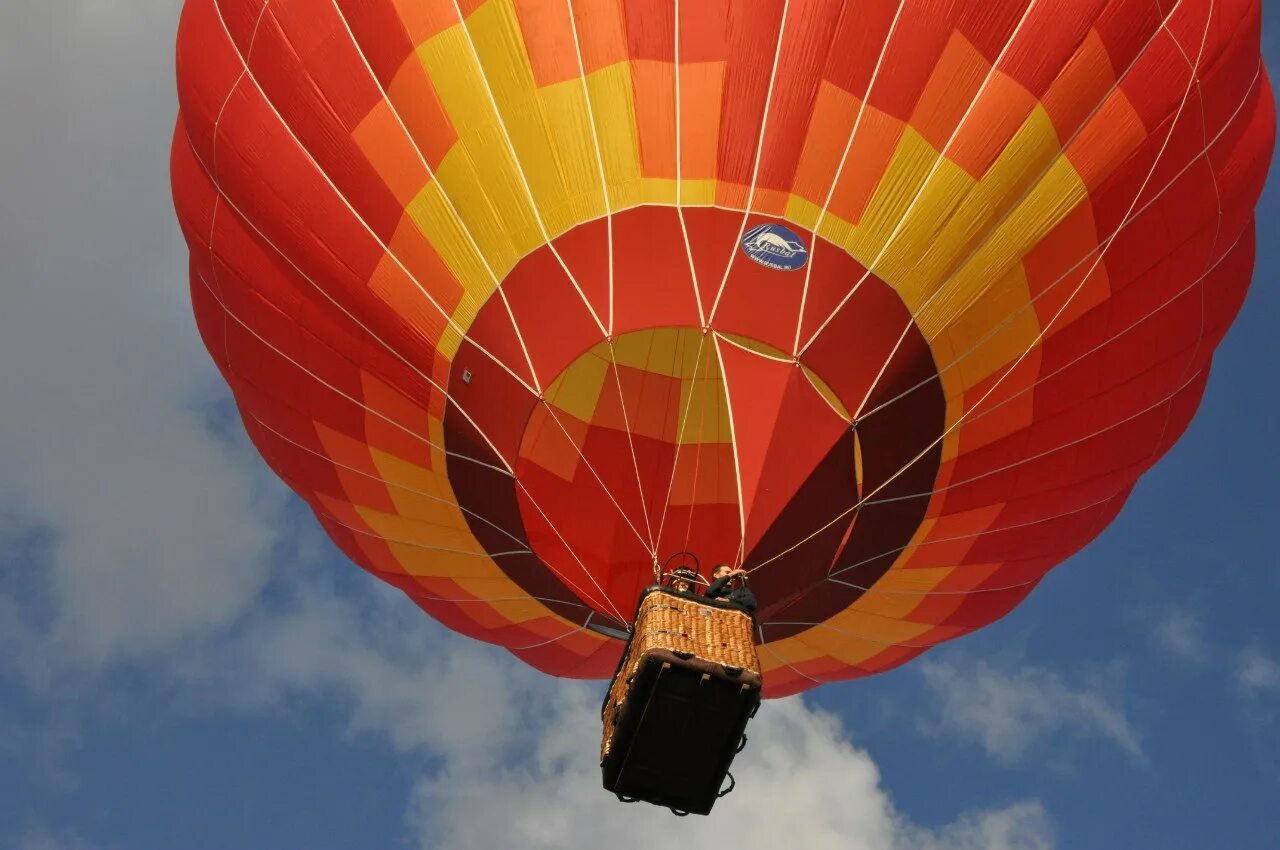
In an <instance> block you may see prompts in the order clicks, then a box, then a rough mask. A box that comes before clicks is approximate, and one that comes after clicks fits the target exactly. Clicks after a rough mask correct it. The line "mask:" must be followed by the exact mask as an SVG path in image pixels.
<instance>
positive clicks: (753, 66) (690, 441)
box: [172, 0, 1274, 696]
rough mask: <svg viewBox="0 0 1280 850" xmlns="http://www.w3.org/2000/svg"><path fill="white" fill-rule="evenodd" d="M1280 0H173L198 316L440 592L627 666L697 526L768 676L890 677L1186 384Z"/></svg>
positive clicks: (461, 620) (1196, 386)
mask: <svg viewBox="0 0 1280 850" xmlns="http://www.w3.org/2000/svg"><path fill="white" fill-rule="evenodd" d="M1258 5H1259V4H1258V3H1257V2H1251V1H1250V0H1182V2H1180V3H1176V4H1169V3H1161V2H1158V0H1061V1H1060V2H1053V3H1049V2H1044V0H1040V2H1028V0H948V2H936V0H905V2H897V0H789V2H784V0H696V2H695V1H694V0H683V2H680V0H462V2H457V3H455V0H273V2H270V3H268V2H266V0H187V3H186V6H185V9H184V12H183V16H182V23H181V28H180V31H179V36H178V80H179V96H180V104H181V115H180V117H179V121H178V129H177V134H176V138H175V142H174V146H173V162H172V169H173V187H174V197H175V203H176V206H177V210H178V216H179V219H180V221H181V223H182V227H183V231H184V234H185V236H186V239H187V242H188V244H189V245H190V248H191V292H192V299H193V302H194V306H195V313H196V318H197V321H198V324H199V327H200V331H201V333H202V334H203V336H204V340H205V343H206V345H207V346H208V348H209V351H210V353H211V354H212V356H213V358H214V359H215V360H216V362H217V364H218V366H219V367H220V368H221V370H222V373H223V375H224V376H225V377H226V380H227V382H228V383H229V384H230V386H231V389H232V391H233V392H234V394H235V397H236V400H237V402H238V404H239V407H240V410H241V413H242V415H243V417H244V421H245V424H246V427H247V428H248V431H249V434H250V436H251V437H252V439H253V441H254V443H255V444H256V446H257V447H258V449H259V450H260V451H261V453H262V455H263V457H264V458H265V459H266V460H267V462H268V463H269V464H270V465H271V467H272V468H273V469H274V470H275V471H276V472H277V473H278V474H279V475H280V476H281V478H283V479H284V480H285V481H286V482H288V483H289V485H290V486H291V487H293V488H294V489H295V490H296V491H297V492H298V494H299V495H300V496H302V498H304V499H306V500H307V502H308V503H309V504H310V505H311V507H312V508H313V509H314V510H315V513H316V515H317V517H319V519H320V522H321V523H322V524H323V525H324V527H325V528H326V529H327V530H328V532H329V533H330V534H331V535H332V536H333V539H334V540H335V541H336V542H337V543H338V545H340V546H341V547H342V548H343V549H344V551H346V552H347V553H348V554H349V555H350V556H351V558H352V560H354V561H355V562H356V563H358V564H360V565H361V566H362V567H364V568H365V569H367V570H369V571H370V572H372V573H374V574H375V575H377V576H378V577H380V578H382V579H384V580H385V581H388V582H390V583H392V584H394V585H396V586H397V587H400V588H401V589H403V590H404V592H405V593H407V594H408V595H409V596H410V597H412V598H413V599H414V600H415V601H416V602H417V603H418V604H419V605H421V606H422V608H424V609H425V610H426V611H427V612H429V613H430V614H431V615H432V616H434V617H436V618H437V619H438V620H440V621H441V622H443V623H445V624H446V625H448V626H449V627H450V628H453V629H456V630H458V631H459V632H463V633H465V634H468V635H471V636H474V637H476V638H479V639H482V640H486V641H489V642H492V643H495V644H498V645H501V646H504V647H506V648H507V649H509V650H510V651H512V652H513V653H515V654H516V655H518V656H519V657H521V658H523V659H524V660H525V661H527V662H528V663H530V664H532V665H534V666H536V667H538V668H540V669H543V670H546V671H548V672H551V673H555V674H557V675H562V676H578V677H604V676H608V675H610V674H611V673H612V671H613V668H614V665H615V663H616V660H617V657H618V652H619V649H620V641H619V640H617V639H616V638H615V637H611V636H610V633H614V634H616V633H617V630H619V629H623V628H625V626H626V623H627V622H628V621H629V618H630V615H631V613H632V611H633V609H634V605H635V602H636V598H637V595H638V593H639V591H640V590H641V589H642V588H643V587H644V586H645V585H647V584H649V583H650V582H651V581H652V578H653V569H654V564H655V561H659V562H660V561H662V560H665V558H666V557H667V556H668V555H670V554H671V553H673V552H676V551H679V550H686V549H687V550H692V551H694V552H696V553H697V554H698V555H699V556H700V558H701V559H702V563H703V564H704V565H709V564H710V563H713V562H717V561H727V562H733V563H741V564H743V565H744V566H745V567H746V568H747V569H748V570H750V571H751V584H752V587H753V589H754V591H755V593H756V595H757V597H758V598H759V599H760V601H761V607H760V610H759V613H758V621H759V639H760V642H761V644H762V646H761V654H762V660H763V662H764V664H765V665H766V672H767V682H768V693H769V694H770V695H773V696H779V695H783V694H788V693H794V692H796V691H800V690H804V689H806V688H808V687H812V686H813V685H815V684H820V683H823V682H829V681H834V680H839V679H847V678H851V677H856V676H862V675H868V674H871V673H876V672H879V671H882V670H885V669H888V668H890V667H893V666H895V665H898V664H901V663H903V662H904V661H906V660H908V659H910V658H912V657H914V656H916V655H918V654H919V653H920V652H922V651H924V650H925V649H927V648H928V647H930V646H933V645H935V644H937V643H939V642H941V641H945V640H948V639H950V638H954V637H957V636H958V635H961V634H964V633H966V632H969V631H972V630H973V629H977V628H979V627H981V626H983V625H985V624H987V623H990V622H991V621H993V620H995V619H996V618H998V617H1001V616H1003V615H1004V614H1006V613H1007V612H1009V611H1010V610H1011V609H1012V608H1013V607H1014V606H1015V605H1017V603H1018V602H1019V601H1020V600H1021V599H1022V598H1023V597H1024V596H1026V594H1027V593H1028V592H1029V591H1030V590H1031V588H1032V587H1034V586H1035V584H1036V583H1037V582H1038V581H1039V580H1040V579H1041V577H1043V576H1044V574H1045V573H1046V571H1048V570H1049V569H1050V568H1051V567H1052V566H1053V565H1055V564H1057V563H1058V562H1060V561H1062V560H1063V559H1064V558H1066V557H1068V556H1069V555H1071V554H1072V553H1074V552H1076V551H1077V550H1079V549H1080V548H1081V547H1082V546H1084V545H1085V544H1086V543H1087V542H1088V541H1089V540H1091V539H1092V538H1093V537H1095V536H1096V535H1097V534H1098V533H1099V532H1100V531H1101V530H1102V529H1103V528H1104V527H1105V526H1106V524H1107V523H1108V522H1109V521H1110V520H1111V519H1112V518H1113V517H1114V516H1115V515H1116V512H1117V511H1118V510H1119V509H1120V507H1121V505H1122V504H1123V502H1124V500H1125V498H1126V497H1127V495H1128V493H1129V491H1130V490H1131V488H1132V487H1133V485H1134V483H1135V481H1136V480H1137V479H1138V477H1139V476H1140V475H1141V474H1142V472H1143V471H1145V470H1146V469H1147V468H1149V467H1150V466H1151V465H1152V464H1153V463H1154V462H1155V461H1156V460H1157V459H1159V458H1160V456H1161V455H1163V454H1164V452H1165V451H1167V450H1168V448H1169V447H1170V445H1171V444H1172V443H1173V442H1174V441H1175V440H1176V439H1177V437H1178V436H1179V435H1180V434H1181V433H1182V431H1183V429H1184V428H1185V427H1186V425H1187V423H1188V421H1189V420H1190V418H1191V416H1192V415H1193V413H1194V412H1195V409H1196V406H1197V404H1198V402H1199V399H1200V394H1201V391H1202V389H1203V387H1204V382H1205V379H1206V376H1207V374H1208V370H1209V365H1210V361H1211V359H1212V355H1213V351H1214V347H1215V346H1216V345H1217V343H1218V341H1219V340H1220V339H1221V338H1222V335H1223V334H1224V333H1225V331H1226V329H1227V327H1228V326H1229V324H1230V323H1231V320H1232V318H1233V316H1234V315H1235V313H1236V310H1237V309H1238V308H1239V305H1240V303H1241V301H1242V299H1243V297H1244V293H1245V289H1246V287H1247V284H1248V280H1249V277H1250V274H1251V270H1252V263H1253V252H1254V224H1253V208H1254V204H1255V202H1256V200H1257V197H1258V194H1259V192H1260V189H1261V186H1262V183H1263V180H1264V177H1265V171H1266V167H1267V163H1268V161H1269V158H1270V153H1271V148H1272V143H1273V131H1274V108H1273V102H1272V97H1271V92H1270V89H1269V85H1268V81H1267V76H1266V73H1265V71H1264V69H1263V67H1262V64H1261V61H1260V58H1259V47H1258V44H1259V8H1258ZM1165 6H1168V7H1170V10H1169V11H1164V10H1163V7H1165Z"/></svg>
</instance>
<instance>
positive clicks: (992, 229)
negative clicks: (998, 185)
mask: <svg viewBox="0 0 1280 850" xmlns="http://www.w3.org/2000/svg"><path fill="white" fill-rule="evenodd" d="M1179 2H1181V0H1179ZM1175 9H1176V4H1175ZM1169 14H1170V15H1172V14H1173V10H1171V11H1170V13H1169ZM1167 20H1168V19H1167V18H1166V21H1167ZM1162 28H1163V24H1162V26H1161V27H1158V28H1156V29H1155V30H1153V31H1152V33H1151V36H1150V37H1149V38H1148V39H1147V41H1146V43H1145V44H1144V45H1143V47H1142V49H1141V50H1139V51H1138V52H1137V53H1136V54H1135V57H1134V59H1133V60H1132V61H1131V62H1130V63H1129V65H1128V66H1127V67H1126V68H1125V69H1124V70H1123V71H1121V72H1120V74H1118V75H1117V76H1116V77H1115V81H1114V83H1113V84H1112V86H1111V88H1110V89H1108V90H1107V92H1106V94H1105V95H1104V96H1102V97H1101V98H1099V99H1098V101H1097V102H1096V103H1095V104H1094V105H1093V107H1092V109H1091V110H1090V111H1089V113H1088V115H1086V116H1085V118H1084V119H1083V120H1082V121H1081V122H1080V123H1079V125H1078V126H1077V127H1076V128H1075V130H1074V131H1073V132H1072V135H1071V136H1070V137H1069V138H1068V139H1067V140H1066V142H1065V143H1063V144H1061V145H1060V146H1059V148H1060V151H1059V153H1058V155H1057V156H1055V157H1054V158H1053V159H1052V160H1051V161H1050V162H1049V163H1048V164H1047V165H1046V166H1045V167H1044V168H1043V169H1042V170H1041V172H1040V174H1039V175H1037V177H1036V178H1035V180H1033V181H1031V182H1030V183H1029V184H1028V185H1027V187H1026V188H1025V189H1024V190H1023V191H1022V193H1021V194H1020V195H1019V196H1018V198H1017V199H1015V200H1014V201H1013V202H1012V203H1011V204H1008V205H1007V207H1006V209H1005V211H1004V212H1003V213H1002V214H1001V216H1000V218H999V220H998V221H996V222H994V223H993V224H992V225H991V226H989V227H988V228H987V231H986V233H985V234H984V235H983V237H982V239H981V240H980V241H979V242H978V243H977V244H976V245H975V246H974V248H973V249H972V250H971V251H970V252H969V253H968V255H967V256H966V257H965V258H964V260H962V261H961V262H960V263H959V264H958V265H957V266H956V267H955V270H954V271H953V272H952V273H951V274H950V275H948V277H947V278H946V279H945V280H943V281H942V282H941V283H940V284H939V285H938V288H937V289H936V290H935V292H934V293H933V294H932V295H930V297H929V299H928V300H927V301H926V303H925V304H922V305H921V306H920V308H919V310H917V311H916V313H915V315H913V316H912V322H914V321H915V319H916V317H917V316H918V315H920V313H922V312H923V311H924V310H925V308H926V307H927V306H928V304H929V303H930V302H932V300H933V298H934V297H935V296H936V295H937V294H938V293H939V292H941V291H942V290H943V289H945V288H946V287H947V286H948V285H949V284H950V283H951V281H953V280H954V279H955V278H956V277H958V276H959V274H960V273H961V272H962V271H964V269H965V268H966V267H967V265H968V263H969V262H970V260H972V259H973V257H974V256H976V255H977V254H978V252H979V251H981V250H982V249H983V248H984V247H986V246H987V245H988V244H989V243H990V241H991V240H992V239H993V238H994V237H995V236H996V235H997V233H998V232H999V231H1000V228H1001V225H1003V224H1004V223H1005V222H1006V221H1008V219H1009V218H1010V216H1012V215H1013V214H1014V212H1016V211H1017V209H1018V208H1019V207H1020V205H1021V204H1022V202H1023V201H1024V200H1026V198H1028V197H1029V196H1030V194H1031V193H1032V191H1034V190H1035V189H1036V188H1037V187H1038V186H1039V185H1040V181H1041V180H1042V179H1043V178H1044V176H1045V175H1046V174H1048V173H1049V172H1050V171H1051V170H1052V169H1053V167H1054V166H1055V165H1056V164H1057V163H1059V162H1061V161H1062V159H1063V158H1064V157H1065V156H1066V151H1067V149H1068V148H1069V147H1070V146H1071V144H1072V143H1074V142H1075V140H1076V139H1077V138H1078V137H1079V136H1080V135H1081V134H1082V133H1083V132H1084V131H1085V129H1086V128H1088V127H1089V126H1090V123H1091V122H1092V120H1093V118H1094V117H1095V116H1096V115H1097V114H1098V113H1099V112H1100V111H1101V110H1102V108H1103V106H1104V105H1105V104H1106V103H1107V102H1109V99H1110V96H1111V95H1112V94H1113V93H1114V92H1116V91H1117V90H1118V89H1119V87H1120V83H1121V81H1123V80H1124V79H1125V77H1127V76H1128V74H1129V72H1130V71H1131V70H1132V69H1133V68H1134V66H1135V65H1137V63H1138V61H1139V60H1140V59H1141V58H1142V57H1143V55H1144V54H1145V51H1146V49H1147V47H1149V46H1150V45H1151V44H1152V42H1154V41H1155V39H1156V36H1158V35H1159V33H1160V31H1161V29H1162ZM918 266H919V262H917V264H916V267H918ZM1059 280H1061V278H1060V279H1059ZM859 283H861V281H859ZM1042 294H1043V293H1042ZM851 296H852V293H850V296H848V297H851ZM848 297H846V299H845V301H847V300H848ZM1037 297H1039V296H1037ZM845 301H842V302H841V303H840V304H839V305H837V307H836V309H835V310H834V311H832V313H831V314H830V316H828V318H827V320H826V321H825V322H824V323H823V324H822V326H820V327H819V328H818V330H817V331H816V332H815V333H814V335H813V336H812V337H810V339H809V341H808V342H807V343H806V344H805V347H806V348H808V346H809V345H811V344H812V343H813V342H814V341H815V340H816V339H817V337H818V336H819V335H820V334H821V333H822V331H823V329H824V328H826V326H827V325H828V324H829V323H830V322H831V320H832V319H834V317H835V315H836V313H838V312H839V311H840V310H841V309H842V308H843V306H844V304H845ZM908 330H910V323H908V327H907V329H905V330H904V331H903V334H902V336H901V337H900V338H899V340H898V342H897V344H896V345H895V346H894V350H893V352H892V353H891V354H890V356H889V358H888V360H886V362H885V366H884V367H883V368H887V367H888V363H889V362H891V361H892V358H893V355H894V354H896V353H897V349H898V347H899V346H901V344H902V339H903V338H905V336H906V333H907V331H908ZM883 368H882V373H883ZM882 373H881V374H882ZM878 381H879V376H877V382H878ZM868 395H869V394H868ZM865 403H866V400H865V399H864V401H863V405H865ZM859 407H860V408H861V407H862V405H860V406H859Z"/></svg>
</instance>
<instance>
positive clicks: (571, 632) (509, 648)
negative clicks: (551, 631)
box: [503, 626, 587, 652]
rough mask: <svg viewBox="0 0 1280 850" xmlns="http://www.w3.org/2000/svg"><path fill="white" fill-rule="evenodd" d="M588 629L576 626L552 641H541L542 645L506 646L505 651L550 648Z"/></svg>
mask: <svg viewBox="0 0 1280 850" xmlns="http://www.w3.org/2000/svg"><path fill="white" fill-rule="evenodd" d="M586 628H587V627H586V626H574V627H573V628H572V629H570V630H569V631H567V632H565V633H564V634H562V635H560V636H559V637H553V638H551V639H550V640H544V641H541V642H540V643H531V644H529V645H528V646H506V647H503V649H505V650H507V652H528V651H529V650H531V649H539V648H541V647H544V646H549V645H550V644H553V643H558V642H560V641H562V640H564V639H565V638H567V637H570V636H572V635H576V634H577V633H578V632H583V631H586Z"/></svg>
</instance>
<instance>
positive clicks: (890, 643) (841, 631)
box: [765, 582, 938, 672]
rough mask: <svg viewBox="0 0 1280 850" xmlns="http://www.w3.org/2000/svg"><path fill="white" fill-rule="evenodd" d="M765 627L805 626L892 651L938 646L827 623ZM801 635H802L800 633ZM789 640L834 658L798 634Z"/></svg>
mask: <svg viewBox="0 0 1280 850" xmlns="http://www.w3.org/2000/svg"><path fill="white" fill-rule="evenodd" d="M842 583H843V582H842ZM866 616H868V617H875V616H879V615H875V614H867V615H866ZM881 619H884V620H886V621H888V622H890V623H895V624H901V623H902V621H901V620H895V619H893V618H892V617H881ZM765 625H766V626H805V627H808V628H814V629H823V630H825V631H829V632H835V633H836V634H838V635H844V636H845V637H851V638H857V639H858V640H864V641H866V642H867V643H873V644H875V645H876V646H882V647H884V648H885V649H894V648H897V647H901V648H903V649H933V648H934V647H935V646H937V645H938V644H937V643H901V642H900V641H895V640H886V639H885V638H876V637H872V636H871V635H869V634H866V633H864V632H859V631H855V630H854V629H847V628H839V627H836V626H832V625H828V624H827V623H825V622H823V623H805V622H791V621H784V620H770V621H769V622H767V623H765ZM801 634H803V633H801ZM789 640H794V641H795V642H796V643H799V644H802V645H804V646H805V647H808V648H809V649H816V650H818V651H819V652H821V653H822V654H823V655H825V656H828V657H832V658H834V657H835V656H833V655H832V654H831V652H830V650H826V649H823V648H822V647H820V646H814V645H813V644H811V643H808V642H806V641H805V640H804V638H803V637H801V635H798V634H797V635H792V636H791V637H790V638H789ZM850 666H852V665H850ZM792 669H793V670H794V669H795V668H794V667H793V668H792ZM796 672H799V671H798V670H797V671H796Z"/></svg>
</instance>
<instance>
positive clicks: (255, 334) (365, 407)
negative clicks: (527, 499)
mask: <svg viewBox="0 0 1280 850" xmlns="http://www.w3.org/2000/svg"><path fill="white" fill-rule="evenodd" d="M196 277H197V279H199V281H200V283H201V284H202V285H203V286H204V288H205V289H207V290H208V291H209V294H210V295H211V296H213V299H214V300H215V301H217V302H218V306H219V307H221V308H222V311H223V313H225V314H226V315H228V316H230V317H231V318H232V319H234V320H235V321H236V324H238V325H240V327H242V328H244V329H245V330H246V331H247V332H248V333H249V334H250V335H252V336H253V337H254V338H255V339H257V340H258V341H259V342H260V343H262V344H263V345H264V346H266V347H267V348H268V349H269V350H271V351H273V352H275V353H276V354H278V355H279V356H280V357H281V358H283V359H284V360H286V361H287V362H289V363H291V364H293V365H294V366H295V367H297V369H298V370H299V371H301V372H302V373H303V374H305V375H307V376H309V377H310V378H312V379H314V380H315V381H316V383H318V384H320V385H321V386H322V387H324V388H326V389H328V390H329V391H331V392H332V393H334V394H335V395H337V396H339V397H341V398H344V399H346V400H347V401H349V402H351V403H352V404H354V405H356V406H357V407H359V408H361V409H362V410H364V411H366V412H368V413H370V414H372V415H373V416H376V417H377V418H379V419H381V420H382V421H384V422H386V423H387V424H388V425H391V426H392V427H394V428H398V429H399V430H401V431H403V432H404V433H406V434H408V435H409V436H410V437H413V438H414V439H415V440H418V441H419V442H422V443H425V444H426V445H428V446H430V447H431V448H433V449H435V450H436V451H438V452H442V453H443V454H445V455H448V456H449V457H456V458H458V459H460V460H465V461H469V462H471V463H474V464H476V465H478V466H483V467H486V468H488V469H492V470H494V471H495V472H499V473H501V474H503V475H506V476H511V472H509V471H508V470H505V469H502V468H501V467H497V466H493V465H492V464H489V463H485V462H484V461H481V460H476V459H475V458H473V457H467V456H466V455H464V454H459V453H457V452H451V451H448V450H446V449H445V448H444V447H443V446H438V445H436V444H435V443H434V442H432V441H431V439H430V438H429V437H424V436H422V435H421V434H419V433H417V432H415V431H414V430H413V429H411V428H408V427H406V426H404V425H401V424H400V423H399V422H396V421H395V420H394V419H391V418H390V417H389V416H386V415H385V414H383V413H381V412H379V411H377V410H374V409H373V408H371V407H369V406H368V405H366V404H365V403H364V402H362V401H360V400H359V399H356V398H354V397H352V396H349V395H347V394H346V393H344V392H343V391H342V390H340V389H338V388H337V387H335V386H333V385H332V384H330V383H328V382H327V381H325V380H324V379H323V378H321V377H320V376H319V375H317V374H316V373H314V372H312V371H311V370H310V369H307V368H306V367H305V366H303V365H302V364H301V363H299V362H298V361H296V360H294V359H293V358H292V357H290V356H289V355H287V354H285V353H284V352H283V351H281V350H280V349H278V348H276V347H275V346H274V345H272V344H271V343H269V342H267V340H266V339H265V338H264V337H263V336H262V335H261V334H259V333H258V332H257V331H255V330H254V329H253V328H251V327H249V325H248V324H246V323H245V321H244V320H243V319H241V318H240V317H239V316H238V315H237V314H236V313H235V312H234V311H232V310H231V309H230V308H228V307H227V305H226V303H225V302H223V301H222V299H221V297H220V296H219V295H218V293H217V292H215V291H214V288H213V287H212V286H210V285H209V282H208V281H207V280H205V277H204V275H203V274H201V273H200V272H199V271H198V270H197V271H196Z"/></svg>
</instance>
